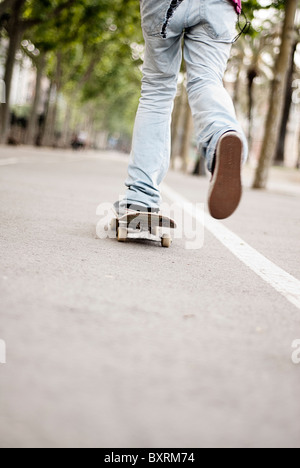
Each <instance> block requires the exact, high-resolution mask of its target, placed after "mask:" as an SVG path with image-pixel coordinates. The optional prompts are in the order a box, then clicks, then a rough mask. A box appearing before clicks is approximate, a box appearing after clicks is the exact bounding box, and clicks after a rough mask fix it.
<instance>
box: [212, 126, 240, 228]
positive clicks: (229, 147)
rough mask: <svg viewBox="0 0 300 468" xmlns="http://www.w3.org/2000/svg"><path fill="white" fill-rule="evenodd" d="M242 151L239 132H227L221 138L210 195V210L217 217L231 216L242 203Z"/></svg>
mask: <svg viewBox="0 0 300 468" xmlns="http://www.w3.org/2000/svg"><path fill="white" fill-rule="evenodd" d="M242 153H243V143H242V141H241V139H240V137H239V135H238V134H237V133H235V132H229V133H226V134H225V135H223V136H222V137H221V139H220V140H219V143H218V148H217V153H216V167H215V172H214V175H213V178H212V182H211V187H210V190H209V196H208V208H209V212H210V214H211V216H212V217H213V218H215V219H226V218H229V217H230V216H231V215H232V214H233V213H234V212H235V211H236V209H237V208H238V206H239V204H240V201H241V198H242V192H243V189H242V180H241V169H242Z"/></svg>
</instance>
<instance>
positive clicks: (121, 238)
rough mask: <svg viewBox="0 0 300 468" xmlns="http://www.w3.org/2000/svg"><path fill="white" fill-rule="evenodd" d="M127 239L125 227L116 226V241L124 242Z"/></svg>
mask: <svg viewBox="0 0 300 468" xmlns="http://www.w3.org/2000/svg"><path fill="white" fill-rule="evenodd" d="M126 239H127V229H125V228H121V227H119V228H118V241H119V242H125V241H126Z"/></svg>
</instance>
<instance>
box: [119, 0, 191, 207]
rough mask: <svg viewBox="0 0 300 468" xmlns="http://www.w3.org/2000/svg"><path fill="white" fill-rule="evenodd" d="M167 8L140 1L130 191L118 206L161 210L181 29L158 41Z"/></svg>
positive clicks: (149, 0)
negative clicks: (140, 59)
mask: <svg viewBox="0 0 300 468" xmlns="http://www.w3.org/2000/svg"><path fill="white" fill-rule="evenodd" d="M183 3H184V2H183ZM168 4H169V2H166V1H165V0H163V1H162V0H155V2H153V1H152V0H142V24H143V33H144V37H145V61H144V66H143V80H142V97H141V99H140V105H139V109H138V112H137V116H136V121H135V127H134V134H133V142H132V152H131V158H130V164H129V170H128V179H127V181H126V186H127V187H128V190H127V193H126V197H125V199H124V200H123V201H122V202H121V207H122V208H124V207H126V206H129V205H133V206H136V205H138V206H141V207H145V208H152V209H159V207H160V203H161V196H160V190H159V185H160V184H161V182H162V181H163V179H164V177H165V175H166V173H167V171H168V168H169V162H170V139H171V138H170V126H171V125H170V124H171V114H172V109H173V101H174V97H175V95H176V90H177V81H178V74H179V70H180V65H181V60H182V49H181V38H182V29H178V31H177V32H176V33H170V34H168V37H167V38H166V39H164V38H163V37H162V35H161V30H162V27H163V23H164V20H165V17H166V13H167V8H168ZM158 5H160V7H159V8H158ZM152 28H153V29H152Z"/></svg>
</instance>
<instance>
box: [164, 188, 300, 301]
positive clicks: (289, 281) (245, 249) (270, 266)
mask: <svg viewBox="0 0 300 468" xmlns="http://www.w3.org/2000/svg"><path fill="white" fill-rule="evenodd" d="M162 192H163V194H164V195H165V196H166V197H167V198H168V199H169V200H171V201H172V202H173V203H177V204H178V205H180V206H181V207H182V208H183V209H184V208H185V205H186V204H190V201H189V200H187V199H186V198H184V197H183V196H182V195H180V194H179V193H177V192H176V191H175V190H173V189H171V188H170V187H169V186H167V185H165V184H164V185H163V187H162ZM193 217H194V219H195V220H196V221H197V222H199V223H201V224H203V219H204V227H205V228H206V229H207V230H208V231H209V232H210V233H211V234H213V236H215V237H216V238H217V239H218V240H219V241H220V242H221V243H222V244H223V245H224V246H225V247H227V249H228V250H230V252H232V253H233V254H234V255H235V256H236V257H237V258H238V259H239V260H240V261H241V262H243V263H244V264H245V265H247V267H249V268H250V269H251V270H252V271H254V273H256V274H257V275H258V276H259V277H260V278H262V279H263V280H264V281H265V282H266V283H268V284H269V285H270V286H272V287H273V288H274V289H275V290H276V291H278V292H279V293H280V294H282V296H284V297H285V298H286V299H287V300H288V301H289V302H291V303H292V304H293V305H294V306H296V307H297V308H298V309H300V281H299V280H297V279H296V278H294V276H292V275H290V274H289V273H287V272H286V271H284V270H283V269H282V268H280V267H278V266H277V265H275V263H273V262H271V261H270V260H268V259H267V258H265V257H264V256H263V255H262V254H260V253H259V252H258V251H257V250H255V249H254V248H253V247H251V246H250V245H249V244H247V243H246V242H244V241H243V240H242V239H241V238H240V237H238V236H237V235H236V234H234V233H233V232H232V231H230V230H229V229H228V228H226V227H225V226H224V225H223V224H221V223H220V222H219V221H216V220H214V219H212V218H211V217H210V216H209V215H208V214H206V213H205V214H204V218H203V212H201V213H200V212H199V213H197V212H196V213H194V214H193Z"/></svg>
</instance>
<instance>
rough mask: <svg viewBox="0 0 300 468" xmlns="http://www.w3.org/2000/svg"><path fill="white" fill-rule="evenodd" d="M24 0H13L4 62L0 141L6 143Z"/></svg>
mask: <svg viewBox="0 0 300 468" xmlns="http://www.w3.org/2000/svg"><path fill="white" fill-rule="evenodd" d="M24 2H25V0H18V1H16V2H15V6H14V9H13V14H12V17H11V20H10V24H9V38H10V39H9V46H8V51H7V57H6V63H5V74H4V83H5V103H3V104H1V109H0V111H1V112H0V120H1V122H0V142H1V143H6V141H7V137H8V131H9V119H10V95H11V84H12V77H13V70H14V64H15V57H16V52H17V49H18V46H19V44H20V41H21V38H22V33H23V30H22V23H21V20H20V15H21V10H22V7H23V4H24Z"/></svg>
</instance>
